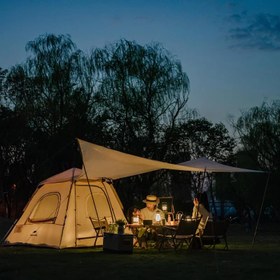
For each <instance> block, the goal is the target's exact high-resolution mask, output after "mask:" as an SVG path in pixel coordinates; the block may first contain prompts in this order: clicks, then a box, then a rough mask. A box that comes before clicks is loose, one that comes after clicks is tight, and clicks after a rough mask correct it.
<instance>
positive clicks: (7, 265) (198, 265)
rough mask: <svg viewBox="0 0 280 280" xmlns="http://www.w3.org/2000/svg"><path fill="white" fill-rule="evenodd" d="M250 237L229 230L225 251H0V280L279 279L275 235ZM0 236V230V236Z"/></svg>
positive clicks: (263, 233)
mask: <svg viewBox="0 0 280 280" xmlns="http://www.w3.org/2000/svg"><path fill="white" fill-rule="evenodd" d="M273 229H274V231H272V230H270V231H265V230H260V232H259V233H258V235H257V238H256V241H255V244H254V246H253V248H252V245H251V243H252V236H253V232H251V233H245V232H244V229H243V227H242V226H241V225H231V226H230V229H229V235H228V239H229V240H228V241H229V250H228V251H224V250H222V244H219V245H217V247H216V249H215V250H213V249H202V250H186V249H184V248H183V249H182V250H180V251H178V252H174V251H173V250H163V251H161V252H158V250H157V249H147V250H143V249H139V248H135V249H134V251H133V254H116V253H104V252H103V250H102V248H97V249H93V248H87V249H64V250H56V249H45V248H29V247H0V279H1V280H8V279H17V280H21V279H31V280H35V279H38V280H44V279H48V280H49V279H53V280H54V279H99V280H101V279H123V280H128V279H129V280H131V279H144V280H145V279H148V278H149V279H153V280H155V279H161V280H163V279H192V280H195V279H201V280H203V279H205V280H206V279H207V280H211V279H215V280H219V279H227V280H228V279H256V280H257V279H266V280H270V279H275V280H276V279H277V280H278V279H280V246H279V245H280V239H279V237H280V235H279V232H280V231H279V230H275V227H274V228H273ZM0 233H1V231H0ZM2 234H3V232H2Z"/></svg>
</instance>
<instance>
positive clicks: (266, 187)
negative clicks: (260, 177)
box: [252, 172, 270, 248]
mask: <svg viewBox="0 0 280 280" xmlns="http://www.w3.org/2000/svg"><path fill="white" fill-rule="evenodd" d="M269 179H270V172H269V173H268V176H267V180H266V185H265V188H264V192H263V198H262V203H261V207H260V211H259V216H258V220H257V224H256V228H255V232H254V237H253V241H252V248H253V246H254V244H255V239H256V236H257V231H258V227H259V223H260V217H261V213H262V209H263V205H264V200H265V196H266V192H267V189H268V182H269Z"/></svg>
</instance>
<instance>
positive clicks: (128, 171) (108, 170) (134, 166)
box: [78, 139, 200, 179]
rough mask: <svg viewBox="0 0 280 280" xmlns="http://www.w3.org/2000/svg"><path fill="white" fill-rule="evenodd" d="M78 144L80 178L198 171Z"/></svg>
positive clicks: (82, 141) (194, 168)
mask: <svg viewBox="0 0 280 280" xmlns="http://www.w3.org/2000/svg"><path fill="white" fill-rule="evenodd" d="M78 142H79V145H80V149H81V153H82V158H83V164H84V167H83V168H84V175H82V176H84V177H86V175H87V174H90V177H91V178H108V179H120V178H124V177H128V176H133V175H138V174H142V173H146V172H151V171H155V170H159V169H171V170H181V171H200V169H199V168H196V167H191V166H187V165H178V164H171V163H167V162H162V161H157V160H152V159H146V158H142V157H138V156H134V155H130V154H126V153H122V152H119V151H116V150H112V149H108V148H105V147H102V146H99V145H96V144H93V143H89V142H86V141H84V140H81V139H78Z"/></svg>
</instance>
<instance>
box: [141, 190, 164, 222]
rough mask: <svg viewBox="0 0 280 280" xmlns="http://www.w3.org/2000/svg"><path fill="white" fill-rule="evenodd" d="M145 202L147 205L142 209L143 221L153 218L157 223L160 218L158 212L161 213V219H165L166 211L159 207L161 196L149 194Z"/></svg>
mask: <svg viewBox="0 0 280 280" xmlns="http://www.w3.org/2000/svg"><path fill="white" fill-rule="evenodd" d="M143 202H144V203H146V207H145V208H142V209H141V210H140V218H141V220H142V221H144V220H152V221H153V223H156V222H158V219H159V218H158V217H157V214H159V215H160V221H163V220H164V219H165V215H164V212H163V211H162V210H161V209H159V208H158V207H157V206H158V204H159V198H158V197H157V196H156V195H152V194H149V195H147V196H146V199H145V200H143Z"/></svg>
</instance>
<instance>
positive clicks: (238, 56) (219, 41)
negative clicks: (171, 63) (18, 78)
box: [0, 0, 280, 127]
mask: <svg viewBox="0 0 280 280" xmlns="http://www.w3.org/2000/svg"><path fill="white" fill-rule="evenodd" d="M0 26H1V29H0V67H1V68H6V69H8V68H10V67H11V66H13V65H16V64H18V63H21V62H24V61H25V59H26V57H27V55H28V54H27V53H26V52H25V45H26V43H27V42H28V41H31V40H34V39H35V38H37V37H38V36H40V35H43V34H46V33H53V34H56V35H58V34H69V35H70V36H71V39H72V41H73V42H74V43H75V44H76V45H77V47H78V48H79V49H81V50H83V51H84V52H89V51H90V50H91V49H92V48H96V47H98V48H103V47H104V46H105V45H106V44H110V43H114V42H116V41H118V40H119V39H121V38H124V39H127V40H134V41H136V42H137V43H138V44H141V45H144V44H149V43H151V42H159V43H161V44H162V45H163V47H164V48H166V49H167V50H168V51H169V52H170V53H171V54H172V55H174V56H175V57H176V58H177V59H178V60H180V61H181V63H182V66H183V69H184V71H185V72H186V73H187V75H188V77H189V79H190V87H191V93H190V99H189V103H188V106H189V107H190V108H196V109H197V110H198V112H199V114H200V116H203V117H206V118H207V119H208V120H210V121H212V122H214V123H216V122H223V123H224V124H225V125H226V126H227V127H228V121H227V120H228V116H229V115H232V116H234V117H235V118H237V117H239V116H240V112H241V111H242V110H247V109H248V108H250V107H252V106H259V105H261V103H262V102H263V101H268V102H271V101H272V100H275V99H277V98H278V99H279V97H280V94H279V93H280V1H279V0H235V1H233V0H0Z"/></svg>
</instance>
